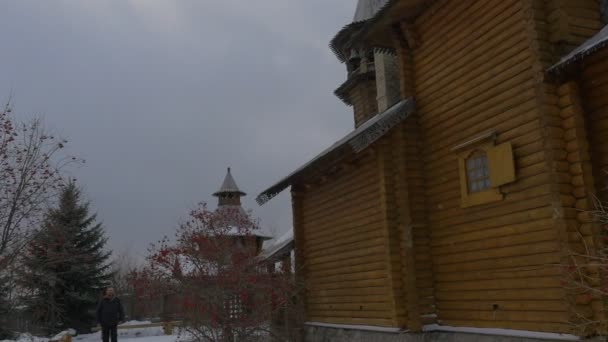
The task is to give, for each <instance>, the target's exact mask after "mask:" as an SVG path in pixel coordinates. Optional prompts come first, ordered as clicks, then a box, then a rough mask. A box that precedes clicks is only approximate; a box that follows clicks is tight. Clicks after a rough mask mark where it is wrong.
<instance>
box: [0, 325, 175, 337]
mask: <svg viewBox="0 0 608 342" xmlns="http://www.w3.org/2000/svg"><path fill="white" fill-rule="evenodd" d="M149 323H150V322H139V321H130V322H127V323H124V324H122V325H123V326H133V325H141V324H149ZM49 340H50V339H49V338H42V337H35V336H32V335H29V334H23V335H21V336H20V337H19V338H18V339H17V340H16V341H9V340H4V341H0V342H48V341H49ZM118 340H119V341H120V342H175V341H177V340H178V336H177V335H176V334H175V335H165V334H164V332H163V329H162V327H153V328H135V329H118ZM72 341H74V342H100V341H101V332H96V333H92V334H85V335H78V336H74V337H73V338H72Z"/></svg>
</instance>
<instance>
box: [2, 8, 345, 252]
mask: <svg viewBox="0 0 608 342" xmlns="http://www.w3.org/2000/svg"><path fill="white" fill-rule="evenodd" d="M355 6H356V1H355V0H331V1H327V0H254V1H246V0H217V1H211V0H70V1H68V0H37V1H34V0H31V1H30V0H2V1H0V42H1V46H2V48H1V50H0V51H1V52H0V99H6V98H8V96H9V94H10V93H11V92H12V94H13V100H14V106H15V110H16V113H17V114H18V115H27V116H31V115H34V114H41V115H43V116H44V118H45V121H46V123H47V126H50V127H52V128H53V129H55V130H56V131H58V132H59V133H61V135H63V136H65V137H67V138H69V140H70V152H73V153H77V154H78V155H80V156H81V157H83V158H85V159H86V161H87V164H86V166H85V167H83V168H79V169H77V170H74V171H73V174H74V175H75V176H76V177H77V178H78V180H79V183H80V184H81V185H82V186H83V187H84V188H85V191H86V194H87V197H88V198H89V199H90V200H91V201H92V204H93V206H94V208H95V209H96V210H97V212H98V214H99V217H100V219H102V220H103V222H104V223H105V227H106V230H107V233H108V235H109V238H110V247H111V248H115V249H124V248H132V249H133V250H134V251H137V253H138V254H144V252H145V250H146V247H147V246H148V244H149V243H150V242H153V241H155V240H157V239H159V238H161V237H162V236H163V235H165V234H171V233H172V230H173V229H174V227H175V226H176V222H177V221H178V219H179V218H180V217H184V216H185V215H186V214H187V212H188V209H190V208H191V207H193V205H194V204H195V203H197V202H198V201H208V202H211V204H213V206H215V201H214V198H212V197H211V193H213V192H214V191H215V190H217V188H218V187H219V186H220V183H221V182H222V180H223V177H224V175H225V168H226V167H227V166H231V167H232V168H233V175H234V177H235V179H236V181H237V183H238V184H239V186H240V187H241V188H242V189H243V190H244V191H246V192H247V193H248V194H249V196H247V197H246V199H245V207H247V208H250V209H253V210H254V214H255V215H256V216H257V217H259V218H260V219H261V220H262V223H263V224H264V225H266V226H269V227H271V228H274V229H277V230H279V231H280V232H282V231H284V230H286V229H287V228H289V227H290V226H291V208H290V197H289V193H288V192H285V193H283V194H282V195H281V196H279V197H277V198H275V199H274V200H273V201H271V202H270V203H269V204H267V205H265V206H264V207H259V206H257V204H255V201H254V198H255V195H257V194H258V193H259V192H260V191H262V190H264V189H265V188H266V187H267V186H269V185H271V184H272V183H274V182H276V181H278V180H279V179H280V178H282V177H284V176H285V175H287V174H288V173H289V172H291V171H293V169H295V168H296V167H298V166H300V165H301V164H302V163H304V162H305V161H307V160H308V159H310V158H312V157H314V156H315V155H316V154H317V153H318V152H320V151H321V150H322V149H324V148H325V147H327V145H329V144H331V143H332V142H333V141H335V140H337V139H338V138H339V137H341V136H342V135H344V134H346V133H347V132H348V131H350V130H351V129H352V125H353V124H352V117H351V109H350V108H348V107H346V106H345V105H343V104H342V103H341V102H340V101H339V100H338V99H337V98H335V97H334V96H333V94H332V92H333V90H334V89H335V88H336V87H337V86H338V85H339V84H340V83H341V82H343V81H344V79H345V73H346V72H345V69H344V66H343V65H340V64H339V62H338V61H337V60H336V59H335V57H334V56H333V55H332V54H331V51H330V50H329V48H328V47H327V44H328V42H329V40H330V39H331V37H332V36H333V35H334V34H335V33H336V32H337V31H338V30H339V29H340V28H341V27H342V26H343V25H344V24H346V23H348V22H349V21H350V20H351V19H352V15H353V13H354V9H355Z"/></svg>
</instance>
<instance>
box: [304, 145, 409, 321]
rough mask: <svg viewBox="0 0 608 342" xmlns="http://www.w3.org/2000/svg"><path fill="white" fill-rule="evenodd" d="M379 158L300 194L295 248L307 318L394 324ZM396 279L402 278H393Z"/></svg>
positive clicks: (366, 160) (367, 158)
mask: <svg viewBox="0 0 608 342" xmlns="http://www.w3.org/2000/svg"><path fill="white" fill-rule="evenodd" d="M379 162H380V161H379V156H378V155H372V154H366V155H365V156H364V157H363V159H361V160H359V161H358V162H357V164H356V165H352V167H350V168H349V169H348V170H345V171H343V172H341V173H339V176H336V177H332V178H331V179H327V180H326V181H325V182H323V183H322V184H316V185H312V186H311V187H310V189H308V190H306V191H303V192H301V193H300V194H299V196H298V198H297V199H298V201H299V203H296V205H297V207H298V216H296V218H297V222H296V224H297V226H296V232H297V233H296V234H297V236H296V248H300V246H303V250H300V251H299V252H298V253H302V257H301V258H302V259H303V261H301V262H300V267H302V268H303V269H302V270H301V272H303V274H304V279H305V285H306V311H307V312H306V316H307V317H306V319H307V320H311V321H315V322H323V323H333V324H362V325H377V326H389V327H390V326H395V325H396V324H397V323H396V317H395V311H396V308H395V304H394V298H395V295H394V288H395V286H397V285H398V283H394V282H393V278H392V274H390V271H389V265H390V263H389V259H390V256H389V254H388V252H387V243H388V241H389V240H388V239H387V234H388V230H387V227H386V225H385V222H386V215H387V212H386V210H385V208H383V207H382V205H381V202H380V198H381V191H384V190H383V189H385V188H386V186H385V185H382V184H381V182H380V173H379V172H380V171H381V169H380V168H379ZM395 281H398V280H395Z"/></svg>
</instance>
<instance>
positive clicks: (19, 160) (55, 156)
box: [0, 104, 82, 335]
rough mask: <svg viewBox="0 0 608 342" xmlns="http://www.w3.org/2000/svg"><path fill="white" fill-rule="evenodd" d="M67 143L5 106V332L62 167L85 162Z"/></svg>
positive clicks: (1, 187)
mask: <svg viewBox="0 0 608 342" xmlns="http://www.w3.org/2000/svg"><path fill="white" fill-rule="evenodd" d="M66 144H67V141H66V140H65V139H62V138H59V137H57V136H55V135H53V134H51V133H50V132H49V131H48V130H47V129H46V128H45V127H44V124H43V122H42V120H40V119H36V118H34V119H29V120H18V119H17V118H16V116H15V114H14V113H13V110H12V108H11V106H10V104H7V105H6V106H4V108H0V335H2V334H3V329H4V327H5V326H6V324H5V323H3V317H6V316H10V315H11V310H12V307H13V306H14V304H15V300H14V298H15V297H16V296H17V292H18V291H19V289H18V287H17V286H15V279H16V275H17V274H18V273H19V271H20V266H19V265H18V262H19V256H20V255H21V252H22V251H23V249H24V248H25V246H27V244H28V242H29V241H31V239H32V238H33V236H34V234H35V228H37V227H39V225H40V224H41V222H42V219H43V216H44V211H45V210H46V208H47V206H48V204H50V203H52V201H53V200H54V199H55V198H56V197H57V194H58V190H60V189H61V187H62V186H63V179H62V177H61V170H62V169H63V168H64V167H65V166H67V165H68V164H71V163H79V162H82V160H80V159H79V158H76V157H71V156H67V155H65V154H64V153H63V152H64V148H65V146H66Z"/></svg>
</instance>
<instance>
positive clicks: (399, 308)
mask: <svg viewBox="0 0 608 342" xmlns="http://www.w3.org/2000/svg"><path fill="white" fill-rule="evenodd" d="M388 142H389V141H387V138H384V139H382V140H381V141H380V142H379V145H380V146H379V147H378V149H379V151H378V158H377V160H378V180H379V185H380V198H379V200H380V207H381V208H382V213H383V216H384V224H383V228H384V230H383V235H384V245H385V248H384V250H385V258H386V259H385V260H386V265H387V270H386V272H387V288H388V289H389V293H388V294H387V296H388V298H387V299H388V302H389V305H390V306H391V308H390V309H391V312H392V320H393V326H395V327H400V328H405V323H406V310H405V307H404V306H405V304H406V302H407V301H406V299H405V293H404V291H403V290H404V287H403V284H402V270H403V269H404V268H405V266H404V265H403V262H404V260H403V258H402V257H401V253H400V250H399V249H400V243H399V242H400V236H399V234H398V232H399V227H398V226H399V224H398V221H396V219H395V210H396V207H395V205H396V203H395V191H396V190H397V191H398V190H399V189H396V187H395V183H394V179H393V177H392V172H391V166H392V163H391V155H390V148H391V147H390V146H389V145H388ZM408 313H409V312H408ZM408 328H409V326H408Z"/></svg>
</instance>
